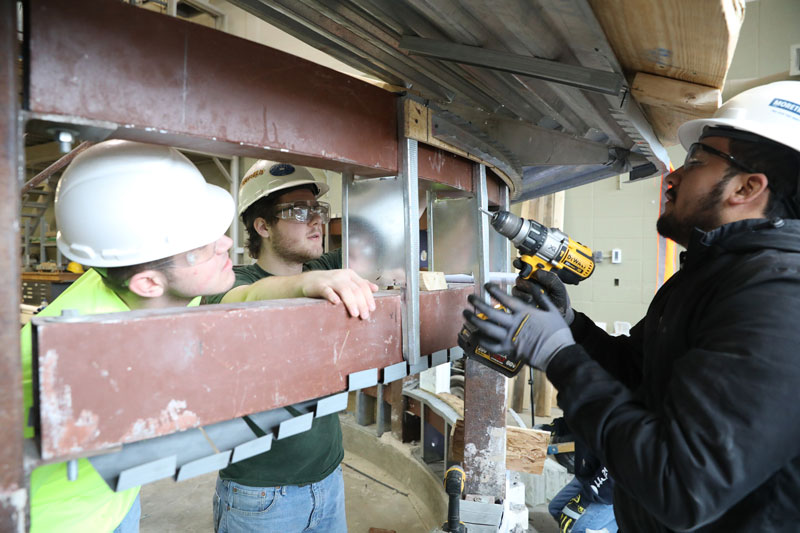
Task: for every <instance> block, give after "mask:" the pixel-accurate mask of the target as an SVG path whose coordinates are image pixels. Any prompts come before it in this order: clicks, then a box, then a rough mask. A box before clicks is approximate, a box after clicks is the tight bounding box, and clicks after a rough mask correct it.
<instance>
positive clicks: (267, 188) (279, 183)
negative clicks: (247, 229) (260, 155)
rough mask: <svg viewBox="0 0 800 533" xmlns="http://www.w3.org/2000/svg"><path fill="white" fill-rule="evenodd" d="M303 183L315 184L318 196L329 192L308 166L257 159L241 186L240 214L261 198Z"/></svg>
mask: <svg viewBox="0 0 800 533" xmlns="http://www.w3.org/2000/svg"><path fill="white" fill-rule="evenodd" d="M301 185H314V186H315V187H316V188H317V191H316V194H315V196H316V197H317V198H319V197H320V196H322V195H323V194H325V193H326V192H328V188H329V187H328V185H327V184H326V183H322V182H321V181H317V180H315V179H314V176H312V175H311V172H310V171H309V170H308V169H307V168H306V167H299V166H295V165H289V164H288V163H278V162H276V161H267V160H264V159H262V160H260V161H257V162H256V163H255V164H254V165H253V166H252V167H250V170H248V171H247V173H246V174H245V175H244V178H242V184H241V186H240V187H239V214H240V215H241V214H242V213H244V212H245V211H246V210H247V208H248V207H250V206H251V205H253V204H254V203H255V202H257V201H258V200H260V199H261V198H265V197H267V196H269V195H270V194H272V193H274V192H277V191H281V190H284V189H291V188H292V187H299V186H301Z"/></svg>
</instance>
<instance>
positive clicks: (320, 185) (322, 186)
mask: <svg viewBox="0 0 800 533" xmlns="http://www.w3.org/2000/svg"><path fill="white" fill-rule="evenodd" d="M304 185H314V186H315V187H316V188H317V194H315V195H314V196H315V197H316V198H319V197H320V196H322V195H323V194H325V193H326V192H328V191H329V190H330V187H329V186H328V184H327V183H325V182H322V181H317V180H302V179H301V180H297V181H293V182H291V183H286V184H284V185H280V186H278V187H275V188H274V189H270V190H269V191H264V192H263V193H262V194H259V195H258V196H256V197H255V198H253V200H252V201H251V202H250V203H247V204H241V205H240V206H239V216H241V215H242V214H243V213H244V212H245V211H247V208H248V207H250V206H251V205H253V204H254V203H256V202H258V201H259V200H261V199H262V198H266V197H267V196H271V195H273V194H275V193H278V192H280V191H285V190H286V189H295V188H297V187H303V186H304Z"/></svg>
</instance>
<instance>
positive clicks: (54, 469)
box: [20, 270, 200, 533]
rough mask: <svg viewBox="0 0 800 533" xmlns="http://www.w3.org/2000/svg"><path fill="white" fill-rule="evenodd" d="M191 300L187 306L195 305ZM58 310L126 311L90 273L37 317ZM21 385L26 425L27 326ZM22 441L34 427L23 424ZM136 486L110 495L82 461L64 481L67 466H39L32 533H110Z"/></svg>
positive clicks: (29, 401)
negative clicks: (74, 474)
mask: <svg viewBox="0 0 800 533" xmlns="http://www.w3.org/2000/svg"><path fill="white" fill-rule="evenodd" d="M199 303H200V298H199V297H198V298H195V299H194V300H192V301H191V303H189V306H190V307H191V306H196V305H198V304H199ZM63 309H76V310H77V311H78V312H79V313H80V314H83V315H95V314H100V313H116V312H121V311H130V308H129V307H128V306H127V305H126V304H125V302H123V301H122V300H121V299H120V297H119V296H117V294H116V293H115V292H114V291H112V290H111V289H109V288H108V287H106V285H105V284H104V283H103V280H102V279H101V277H100V275H99V274H98V273H97V272H95V271H94V270H89V271H88V272H86V273H85V274H84V275H83V276H81V277H80V278H78V280H77V281H76V282H75V283H73V284H72V285H70V287H69V288H68V289H67V290H66V291H64V292H63V293H62V294H61V295H60V296H59V297H58V298H56V299H55V300H54V301H53V302H52V303H51V304H50V305H48V306H47V307H46V308H45V309H44V310H42V312H41V313H39V316H57V315H60V314H61V311H62V310H63ZM20 344H21V352H22V386H23V394H24V402H25V418H26V420H27V417H28V413H29V412H30V408H31V406H32V405H33V387H32V383H31V326H30V324H26V325H25V327H23V328H22V332H21V337H20ZM25 437H26V438H31V437H33V428H31V427H30V426H29V425H28V424H27V422H26V424H25ZM138 494H139V487H136V488H132V489H128V490H126V491H124V492H114V491H113V490H111V489H110V488H109V487H108V485H107V484H106V482H105V481H103V478H102V477H100V474H98V473H97V471H96V470H95V469H94V467H92V465H91V463H90V462H89V461H88V460H87V459H80V460H79V461H78V479H76V480H75V481H69V480H67V466H66V463H55V464H49V465H44V466H40V467H39V468H37V469H36V470H34V471H33V473H32V474H31V480H30V502H31V533H52V532H58V533H73V532H74V533H87V532H92V533H94V532H98V533H99V532H104V531H107V532H111V531H114V529H116V527H117V526H118V525H119V524H120V522H122V519H123V518H124V517H125V515H126V514H127V513H128V511H129V510H130V508H131V506H132V505H133V502H134V501H135V500H136V496H137V495H138Z"/></svg>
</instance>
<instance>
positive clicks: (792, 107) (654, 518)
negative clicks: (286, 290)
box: [464, 81, 800, 533]
mask: <svg viewBox="0 0 800 533" xmlns="http://www.w3.org/2000/svg"><path fill="white" fill-rule="evenodd" d="M678 135H679V138H680V141H681V144H682V145H683V146H684V148H686V150H687V152H688V155H687V157H686V161H685V163H684V164H683V166H682V167H681V168H679V169H677V170H676V171H674V172H673V173H672V174H670V175H669V176H668V177H667V183H668V185H669V189H668V190H667V192H666V196H667V204H666V207H665V210H664V213H663V214H662V215H661V217H660V218H659V220H658V224H657V229H658V231H659V233H660V234H661V235H663V236H665V237H668V238H671V239H674V240H675V241H676V242H678V243H679V244H681V245H682V246H684V247H686V249H687V250H686V252H685V253H684V254H682V257H681V269H680V271H679V272H678V273H677V274H675V275H674V276H673V277H672V278H670V279H669V280H668V281H667V282H666V283H665V284H664V285H663V286H662V287H661V288H660V289H659V291H658V292H657V293H656V295H655V298H654V299H653V301H652V303H651V304H650V308H649V309H648V312H647V315H646V316H645V318H644V319H643V320H642V321H641V322H639V323H638V324H637V325H636V326H635V327H634V328H633V329H631V332H630V336H629V337H627V336H624V337H610V336H609V335H607V334H606V332H605V331H604V330H602V329H600V328H598V327H597V326H595V325H594V324H593V323H592V321H591V320H590V319H589V318H588V317H586V316H585V315H583V314H581V313H579V312H577V311H573V310H572V309H571V307H570V305H569V297H568V295H567V291H566V289H565V287H564V285H563V284H562V283H561V282H560V281H559V280H558V278H557V277H555V276H548V275H547V273H541V274H540V276H539V277H538V279H537V280H536V281H537V282H536V283H531V282H526V281H525V280H518V282H517V285H516V287H515V296H517V297H516V298H515V297H510V296H507V295H505V294H504V293H502V292H501V291H499V290H497V288H496V287H489V292H490V293H491V294H492V296H494V297H495V298H496V299H497V300H499V301H500V302H501V303H504V304H506V307H507V308H509V309H510V310H511V312H510V314H506V313H502V312H497V311H495V310H494V309H492V308H491V307H489V306H487V305H485V304H484V303H482V302H480V301H477V300H471V301H472V303H473V304H474V305H475V307H476V310H477V311H483V312H484V313H486V315H487V316H488V320H486V321H481V320H479V319H477V318H476V316H475V313H473V312H472V311H469V310H467V311H465V312H464V315H465V318H466V319H467V320H468V321H469V322H471V323H473V324H475V325H476V327H478V328H479V330H480V331H481V337H482V339H481V340H482V343H483V345H484V346H486V347H487V348H488V349H490V350H496V351H500V352H501V353H502V352H503V351H506V352H508V353H510V355H511V357H513V358H516V359H518V360H523V361H525V362H527V363H528V364H530V365H532V366H534V367H536V368H539V369H540V370H544V371H546V372H547V377H548V378H549V379H550V381H551V382H552V383H553V385H555V387H556V388H557V389H558V391H559V395H558V403H559V406H560V407H561V408H562V409H563V410H564V414H565V417H566V420H567V423H568V424H569V426H570V428H571V429H572V430H573V432H574V433H575V435H576V438H579V439H580V440H581V441H583V442H584V443H586V444H588V445H589V447H590V448H591V449H592V451H593V452H594V453H595V454H597V456H598V457H599V458H600V459H601V461H602V462H603V464H604V465H606V466H607V468H608V470H609V472H610V474H611V475H612V476H613V477H614V479H615V481H616V489H615V493H614V512H615V515H616V518H617V523H618V525H619V530H620V531H622V532H625V533H630V532H644V531H647V532H662V531H698V532H704V533H705V532H719V533H723V532H724V533H736V532H748V533H750V532H754V531H758V532H760V533H764V532H787V533H788V532H796V531H798V530H800V419H799V418H798V417H797V416H796V413H795V409H796V407H797V403H798V399H800V351H798V347H800V327H798V316H800V220H798V218H800V194H799V193H798V182H799V181H800V82H796V81H784V82H777V83H772V84H769V85H764V86H761V87H756V88H754V89H750V90H748V91H746V92H743V93H741V94H739V95H737V96H735V97H734V98H732V99H730V100H729V101H728V102H726V103H725V104H724V105H723V106H722V107H721V108H720V109H719V110H718V111H717V112H716V113H715V114H714V116H713V117H712V118H710V119H702V120H693V121H690V122H687V123H686V124H684V125H683V126H681V128H680V129H679V132H678ZM543 290H544V292H545V293H546V294H547V295H548V296H549V298H548V297H547V296H544V295H543V294H542V291H543ZM531 302H533V303H536V304H538V305H537V306H534V305H532V304H531Z"/></svg>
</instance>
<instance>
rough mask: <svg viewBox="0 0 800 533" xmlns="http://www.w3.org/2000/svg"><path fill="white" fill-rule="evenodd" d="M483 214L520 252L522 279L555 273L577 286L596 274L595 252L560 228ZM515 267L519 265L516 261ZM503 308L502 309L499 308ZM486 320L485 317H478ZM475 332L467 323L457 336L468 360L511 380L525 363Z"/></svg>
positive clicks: (507, 214)
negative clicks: (490, 346)
mask: <svg viewBox="0 0 800 533" xmlns="http://www.w3.org/2000/svg"><path fill="white" fill-rule="evenodd" d="M483 213H485V214H487V215H489V216H491V217H492V220H491V224H492V227H493V228H494V229H495V230H496V231H497V232H498V233H499V234H500V235H502V236H504V237H506V238H507V239H509V240H510V241H511V242H512V243H513V244H514V246H516V248H517V250H518V251H519V253H520V258H519V261H520V264H521V266H522V268H521V270H520V274H519V275H520V277H522V278H524V279H529V278H531V277H532V276H533V274H534V272H536V271H537V270H552V271H554V273H555V274H556V275H557V276H558V278H559V279H560V280H561V281H563V282H564V283H567V284H570V285H577V284H578V283H579V282H581V281H583V280H585V279H586V278H588V277H589V276H591V275H592V272H594V259H593V258H592V251H591V250H590V249H589V248H588V247H587V246H584V245H583V244H581V243H579V242H576V241H573V240H572V239H570V238H569V236H568V235H567V234H565V233H564V232H563V231H561V230H559V229H557V228H548V227H546V226H543V225H542V224H539V223H538V222H536V221H535V220H527V219H524V218H521V217H518V216H516V215H514V214H513V213H510V212H508V211H496V212H494V213H490V212H489V211H483ZM515 264H516V262H515ZM496 307H497V308H502V306H499V305H498V306H496ZM478 317H480V318H485V317H484V316H483V315H478ZM474 333H475V329H474V327H473V326H472V324H470V323H469V322H467V323H465V324H464V326H463V327H462V328H461V331H460V332H459V334H458V344H459V346H461V347H462V348H463V349H464V352H465V353H466V354H467V356H468V357H471V358H472V359H475V360H476V361H479V362H481V363H483V364H485V365H486V366H488V367H490V368H494V369H495V370H497V371H499V372H501V373H503V374H504V375H506V376H508V377H512V376H515V375H516V374H517V372H519V371H520V369H521V368H522V364H521V363H519V362H514V361H511V360H509V359H508V357H507V356H506V355H503V354H498V353H493V352H490V351H488V350H486V349H485V348H484V347H482V346H480V345H479V344H477V342H476V341H475V340H474V337H473V335H474Z"/></svg>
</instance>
